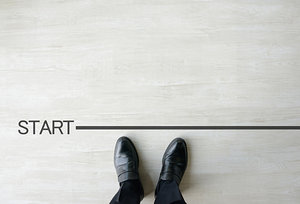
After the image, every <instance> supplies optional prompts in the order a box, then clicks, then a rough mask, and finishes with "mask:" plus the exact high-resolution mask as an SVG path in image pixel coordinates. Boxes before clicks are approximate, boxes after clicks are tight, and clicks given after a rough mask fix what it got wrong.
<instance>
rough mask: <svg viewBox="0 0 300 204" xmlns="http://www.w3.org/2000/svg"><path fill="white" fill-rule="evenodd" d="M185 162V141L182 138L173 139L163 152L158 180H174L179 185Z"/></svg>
mask: <svg viewBox="0 0 300 204" xmlns="http://www.w3.org/2000/svg"><path fill="white" fill-rule="evenodd" d="M187 162H188V153H187V147H186V143H185V141H184V140H183V139H182V138H176V139H174V140H173V141H172V142H171V143H170V144H169V146H168V147H167V149H166V151H165V153H164V156H163V159H162V169H161V172H160V177H159V180H167V181H172V180H175V181H176V183H177V184H178V185H179V184H180V182H181V179H182V177H183V174H184V172H185V169H186V167H187Z"/></svg>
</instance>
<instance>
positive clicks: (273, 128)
mask: <svg viewBox="0 0 300 204" xmlns="http://www.w3.org/2000/svg"><path fill="white" fill-rule="evenodd" d="M76 130H300V126H177V125H174V126H172V125H171V126H170V125H167V126H147V125H146V126H138V125H137V126H132V125H129V126H126V125H125V126H119V125H117V126H113V125H111V126H88V125H87V126H86V125H79V126H76Z"/></svg>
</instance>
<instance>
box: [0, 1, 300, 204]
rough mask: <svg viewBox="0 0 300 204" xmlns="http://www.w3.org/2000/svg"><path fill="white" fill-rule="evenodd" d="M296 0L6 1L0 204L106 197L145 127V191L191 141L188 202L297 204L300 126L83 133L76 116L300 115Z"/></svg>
mask: <svg viewBox="0 0 300 204" xmlns="http://www.w3.org/2000/svg"><path fill="white" fill-rule="evenodd" d="M299 34H300V2H299V1H297V0H251V1H250V0H243V1H242V0H241V1H237V0H226V1H219V0H196V1H192V0H166V1H157V0H147V1H136V0H125V1H115V0H109V1H108V0H107V1H106V0H99V1H93V0H77V1H72V0H55V1H47V0H45V1H39V0H27V1H25V0H1V1H0V94H1V95H0V96H1V98H0V139H1V146H0V192H1V193H0V203H5V204H16V203H17V204H38V203H43V204H44V203H47V204H48V203H51V204H52V203H55V204H71V203H72V204H74V203H76V204H77V203H78V204H79V203H85V204H88V203H91V204H96V203H108V202H109V200H110V199H111V197H112V196H113V194H114V193H115V192H116V190H117V187H118V184H117V181H116V176H115V172H114V167H113V161H112V156H113V155H112V154H113V147H114V143H115V141H116V139H117V138H118V137H119V136H121V135H128V136H130V137H132V138H133V140H134V142H135V143H136V145H137V148H138V150H139V153H140V156H141V158H142V167H141V170H142V175H143V179H144V184H145V188H146V192H147V196H146V198H145V200H144V202H143V203H145V204H149V203H152V202H153V190H154V187H155V184H156V179H157V177H158V174H159V170H160V160H161V156H162V153H163V151H164V149H165V148H166V146H167V145H168V143H169V142H170V141H171V139H173V138H174V137H178V136H183V137H184V138H186V139H187V141H188V144H189V151H190V153H191V154H190V164H189V165H190V166H189V168H188V170H187V174H186V176H185V178H184V181H183V183H182V186H181V188H182V189H183V194H184V196H185V198H186V200H187V201H188V203H189V204H198V203H205V204H215V203H228V204H229V203H230V204H235V203H239V204H240V203H243V204H257V203H261V204H269V203H272V204H282V203H287V204H296V203H297V204H298V203H299V202H300V196H299V195H300V177H299V176H300V173H299V172H300V163H299V158H300V137H299V131H90V132H88V131H86V132H84V131H83V132H76V131H73V132H72V134H71V135H69V136H59V135H54V136H53V135H52V136H47V135H44V136H33V135H27V136H20V135H19V134H18V133H17V122H18V121H19V120H21V119H41V120H43V119H74V120H75V121H76V124H77V125H299V124H300V91H299V88H300V80H299V79H300V69H299V65H300V55H299V53H300V46H299V45H300V38H299V36H300V35H299Z"/></svg>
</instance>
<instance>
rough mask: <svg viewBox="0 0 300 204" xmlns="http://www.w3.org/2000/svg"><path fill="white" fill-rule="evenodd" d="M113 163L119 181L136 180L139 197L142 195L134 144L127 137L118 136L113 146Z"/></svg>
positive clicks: (141, 197) (137, 158)
mask: <svg viewBox="0 0 300 204" xmlns="http://www.w3.org/2000/svg"><path fill="white" fill-rule="evenodd" d="M114 164H115V168H116V171H117V175H118V181H119V183H120V184H121V183H123V182H125V181H131V180H136V181H138V182H139V183H140V199H141V200H142V199H143V197H144V190H143V187H142V184H141V182H140V177H139V172H138V168H139V157H138V154H137V151H136V149H135V147H134V144H133V143H132V141H131V140H130V139H129V138H128V137H125V136H123V137H120V138H119V139H118V140H117V142H116V146H115V152H114Z"/></svg>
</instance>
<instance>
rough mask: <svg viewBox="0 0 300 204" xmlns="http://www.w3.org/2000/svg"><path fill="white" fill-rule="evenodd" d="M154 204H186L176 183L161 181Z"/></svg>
mask: <svg viewBox="0 0 300 204" xmlns="http://www.w3.org/2000/svg"><path fill="white" fill-rule="evenodd" d="M154 204H186V202H185V201H184V199H183V197H182V195H181V192H180V190H179V186H178V185H177V183H176V182H175V181H163V180H160V181H159V183H158V184H157V189H156V199H155V202H154Z"/></svg>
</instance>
